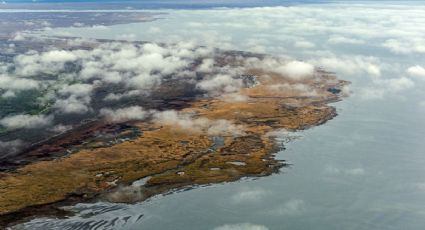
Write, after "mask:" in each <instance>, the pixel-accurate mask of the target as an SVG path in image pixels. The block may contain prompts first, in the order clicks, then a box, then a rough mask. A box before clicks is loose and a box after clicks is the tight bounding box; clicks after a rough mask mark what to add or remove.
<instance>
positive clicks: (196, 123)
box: [153, 110, 244, 136]
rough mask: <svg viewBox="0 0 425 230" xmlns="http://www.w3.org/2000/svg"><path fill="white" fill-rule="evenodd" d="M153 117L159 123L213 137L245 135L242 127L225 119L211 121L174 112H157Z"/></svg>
mask: <svg viewBox="0 0 425 230" xmlns="http://www.w3.org/2000/svg"><path fill="white" fill-rule="evenodd" d="M153 117H154V120H155V121H156V122H158V123H161V124H166V125H174V126H177V127H180V128H181V129H183V130H188V131H190V132H195V133H201V132H206V133H207V134H209V135H212V136H218V135H220V136H226V135H231V136H240V135H243V134H244V132H243V127H242V126H240V125H235V124H233V123H232V122H230V121H227V120H223V119H219V120H211V119H208V118H205V117H195V116H193V115H190V114H185V113H181V112H177V111H174V110H168V111H162V112H155V113H154V114H153Z"/></svg>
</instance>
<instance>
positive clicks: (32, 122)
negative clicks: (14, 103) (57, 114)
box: [0, 114, 53, 129]
mask: <svg viewBox="0 0 425 230" xmlns="http://www.w3.org/2000/svg"><path fill="white" fill-rule="evenodd" d="M52 120H53V117H51V116H45V115H24V114H20V115H12V116H7V117H4V118H2V119H1V120H0V125H2V126H4V127H6V128H8V129H19V128H40V127H43V126H47V125H49V124H51V123H52Z"/></svg>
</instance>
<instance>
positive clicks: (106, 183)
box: [0, 54, 348, 226]
mask: <svg viewBox="0 0 425 230" xmlns="http://www.w3.org/2000/svg"><path fill="white" fill-rule="evenodd" d="M227 55H229V54H227ZM245 74H246V76H256V78H257V80H258V81H259V83H260V84H258V85H255V86H252V87H246V88H243V89H242V90H241V92H240V94H241V95H243V96H244V97H246V98H247V99H246V100H242V101H238V100H235V101H232V100H230V101H229V100H227V99H223V98H216V97H200V98H197V99H196V100H190V101H185V102H180V104H182V103H183V104H184V106H183V107H182V108H181V109H180V110H178V111H179V112H181V113H187V114H196V115H195V116H194V117H193V119H209V120H211V121H213V120H220V119H224V120H228V121H231V122H233V123H234V124H235V125H237V126H238V127H239V129H240V131H241V133H238V134H237V135H234V134H227V135H218V134H210V133H208V132H207V131H206V130H196V131H193V130H188V129H187V128H185V127H182V126H179V125H176V124H169V123H166V124H164V123H160V122H157V121H149V120H144V121H134V122H127V123H125V124H124V125H126V126H129V127H134V128H136V129H137V130H138V132H140V135H136V136H133V137H132V138H130V139H128V140H125V141H123V142H117V143H115V144H113V145H102V141H103V142H105V140H102V141H100V142H101V143H100V145H98V146H93V145H84V144H81V143H82V142H81V141H80V142H78V141H77V142H75V143H71V144H70V143H68V142H65V146H67V145H68V146H69V145H72V144H73V145H75V146H77V147H78V148H77V149H78V151H75V152H73V153H72V154H67V155H64V156H54V155H53V156H54V157H53V158H50V159H46V160H44V161H33V162H31V163H29V164H26V165H24V166H22V167H19V168H18V169H17V170H16V171H12V172H2V173H0V176H1V178H2V181H1V182H0V190H1V193H2V194H3V196H1V197H0V207H1V208H0V215H1V216H0V223H1V224H2V225H4V226H8V225H10V224H14V223H16V222H17V221H18V222H20V221H23V220H28V219H31V218H33V217H35V216H43V215H44V216H46V215H47V216H51V215H54V216H61V215H65V214H69V213H66V212H65V211H64V210H62V209H61V208H60V207H61V206H63V205H65V204H66V205H70V204H76V203H78V202H82V201H95V200H106V201H110V202H124V203H134V202H141V201H144V200H146V199H148V198H149V197H151V196H154V195H157V194H162V193H166V192H169V191H171V190H174V189H181V188H185V187H188V186H193V185H203V184H212V183H221V182H230V181H236V180H238V179H240V178H242V177H259V176H267V175H270V174H272V173H276V172H278V171H279V169H280V168H281V167H282V166H284V165H285V163H284V162H280V161H278V160H276V159H274V154H275V153H276V152H277V151H276V149H277V148H279V146H276V142H275V141H274V137H273V135H274V134H273V133H275V132H276V131H278V130H280V129H285V130H289V131H296V130H302V129H307V128H309V127H313V126H317V125H320V124H323V123H325V122H326V121H328V120H330V119H332V118H333V117H334V116H336V115H337V114H336V110H335V108H334V107H331V106H329V105H328V103H330V102H332V101H338V100H341V97H342V96H343V95H342V93H341V89H342V88H343V87H344V85H346V84H348V82H345V81H340V80H337V79H336V77H335V76H334V75H333V74H331V73H327V72H324V71H322V70H316V75H317V77H316V78H315V80H314V81H308V80H301V81H302V82H303V84H308V85H309V86H311V87H312V88H313V89H314V90H315V91H317V93H318V95H316V96H302V95H300V94H299V93H297V92H295V91H294V92H290V93H288V91H282V90H270V89H271V88H270V87H271V86H272V85H276V84H278V85H279V84H287V83H288V82H290V83H291V84H295V83H296V81H295V82H293V81H294V80H293V79H288V78H286V77H284V76H281V75H279V74H276V73H273V72H264V71H263V70H258V69H250V70H248V71H247V72H246V73H245ZM330 89H334V91H332V90H330ZM173 103H177V104H179V102H178V100H176V102H173ZM106 125H108V124H106ZM100 127H104V126H102V125H100ZM97 129H99V128H97ZM93 130H96V128H94V129H93ZM121 131H122V130H121ZM121 131H119V132H118V133H120V132H121ZM124 131H125V130H124ZM71 133H72V132H71ZM78 135H80V137H82V139H84V138H86V136H84V135H81V134H78V133H77V135H76V136H77V137H78ZM67 136H68V137H70V136H71V137H72V135H67ZM216 138H220V139H221V141H220V143H219V144H218V145H217V143H216V142H215V139H216ZM57 141H58V143H61V140H60V139H58V140H57ZM98 142H99V140H94V142H93V143H98ZM62 144H63V143H62ZM89 144H90V143H89ZM52 145H53V146H54V143H52ZM75 146H74V147H75ZM50 147H51V146H50ZM280 147H281V146H280ZM47 149H49V148H47ZM52 149H53V150H56V151H57V148H52ZM45 150H46V149H44V151H40V152H42V153H46V151H45ZM34 151H37V149H35V150H34ZM47 152H49V151H47ZM53 152H54V151H53ZM29 155H31V154H29ZM142 178H149V179H148V180H147V181H146V183H145V184H143V185H141V186H133V185H132V183H133V182H134V181H137V180H140V179H142Z"/></svg>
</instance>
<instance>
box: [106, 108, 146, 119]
mask: <svg viewBox="0 0 425 230" xmlns="http://www.w3.org/2000/svg"><path fill="white" fill-rule="evenodd" d="M100 114H101V115H102V116H104V117H105V118H106V119H107V120H109V121H112V122H124V121H131V120H142V119H144V118H146V116H147V112H146V111H145V110H144V109H143V108H142V107H140V106H131V107H126V108H121V109H116V110H112V109H101V110H100Z"/></svg>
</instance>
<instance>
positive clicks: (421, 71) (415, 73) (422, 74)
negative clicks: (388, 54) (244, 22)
mask: <svg viewBox="0 0 425 230" xmlns="http://www.w3.org/2000/svg"><path fill="white" fill-rule="evenodd" d="M406 72H407V73H408V74H409V75H410V76H412V77H416V78H418V79H422V80H425V68H424V67H422V66H420V65H415V66H411V67H409V68H408V69H407V70H406Z"/></svg>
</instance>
